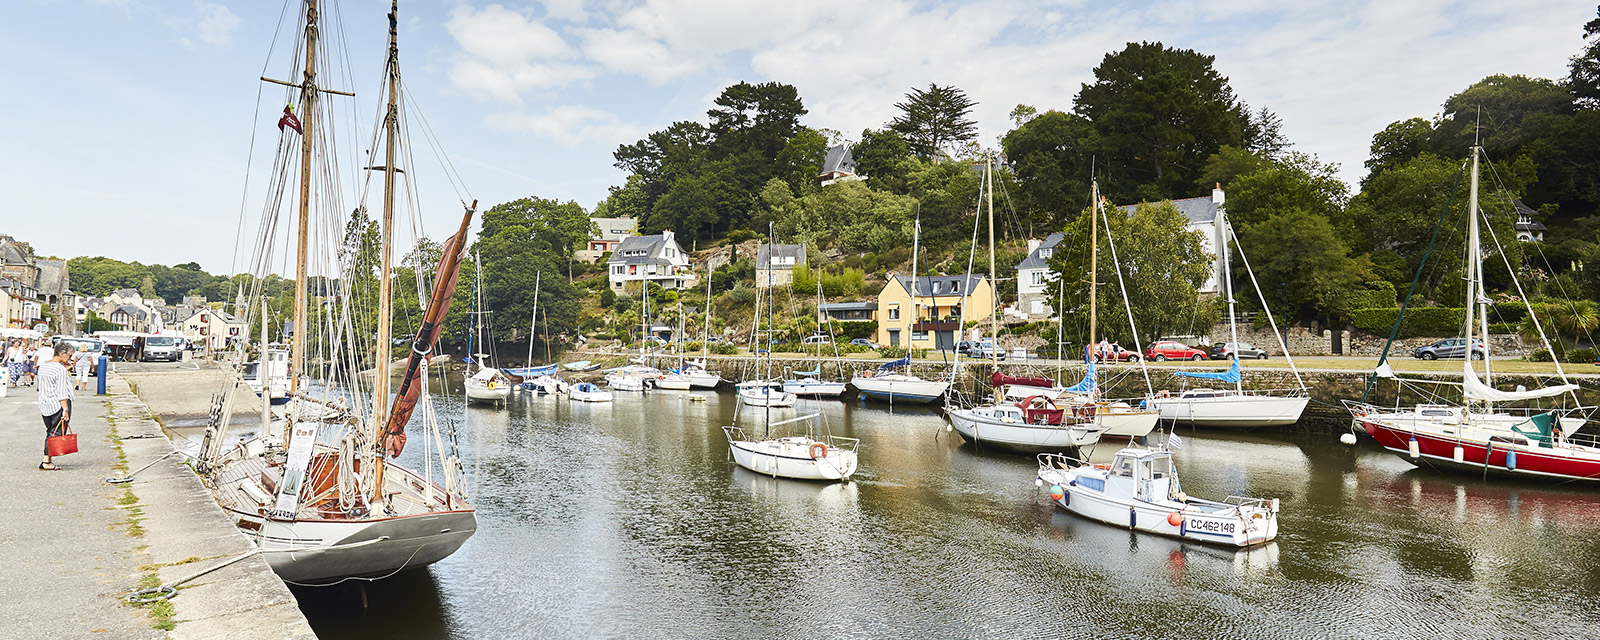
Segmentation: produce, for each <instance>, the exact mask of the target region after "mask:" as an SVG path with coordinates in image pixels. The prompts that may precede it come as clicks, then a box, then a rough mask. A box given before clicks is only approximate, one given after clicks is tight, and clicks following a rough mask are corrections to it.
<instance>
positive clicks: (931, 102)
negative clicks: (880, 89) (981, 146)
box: [889, 83, 978, 159]
mask: <svg viewBox="0 0 1600 640" xmlns="http://www.w3.org/2000/svg"><path fill="white" fill-rule="evenodd" d="M977 104H978V103H977V102H976V101H974V100H973V99H971V98H969V97H967V94H966V92H964V91H962V90H961V89H958V88H956V87H954V86H944V87H941V86H939V85H937V84H932V83H930V84H929V85H928V89H927V90H926V91H924V90H922V89H917V88H912V89H911V91H910V92H908V93H906V101H905V102H897V103H895V105H894V106H895V107H897V108H899V109H900V115H899V116H897V117H896V118H895V119H894V120H893V121H891V122H890V123H889V128H890V129H892V130H894V131H895V132H897V133H899V134H900V135H901V136H903V137H904V138H905V139H906V142H908V143H909V144H910V145H911V149H912V150H913V151H915V152H916V153H917V154H918V155H921V156H922V157H924V158H929V159H933V158H934V157H935V156H936V155H937V154H938V153H940V152H941V151H944V149H945V147H946V146H947V145H951V144H953V143H959V142H966V141H968V140H971V139H973V138H975V137H977V135H978V124H977V123H976V122H973V121H972V119H971V118H968V117H967V116H968V115H969V114H971V113H972V108H973V107H974V106H977Z"/></svg>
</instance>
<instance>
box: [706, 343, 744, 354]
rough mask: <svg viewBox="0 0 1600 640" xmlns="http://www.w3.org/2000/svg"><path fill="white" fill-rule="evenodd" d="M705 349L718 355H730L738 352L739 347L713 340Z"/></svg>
mask: <svg viewBox="0 0 1600 640" xmlns="http://www.w3.org/2000/svg"><path fill="white" fill-rule="evenodd" d="M707 351H710V352H711V353H714V354H717V355H719V356H731V355H734V354H736V353H739V348H738V347H735V346H733V345H731V344H728V343H726V342H714V343H712V344H711V346H710V347H709V348H708V349H707Z"/></svg>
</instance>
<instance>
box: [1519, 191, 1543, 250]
mask: <svg viewBox="0 0 1600 640" xmlns="http://www.w3.org/2000/svg"><path fill="white" fill-rule="evenodd" d="M1511 204H1512V205H1513V206H1515V207H1516V208H1517V226H1516V230H1517V240H1519V241H1522V242H1544V232H1545V230H1546V229H1548V228H1549V227H1546V226H1544V223H1542V222H1539V221H1538V220H1534V219H1533V216H1534V215H1535V214H1537V213H1539V212H1537V211H1534V210H1533V208H1532V207H1529V206H1528V205H1525V204H1522V200H1512V201H1511Z"/></svg>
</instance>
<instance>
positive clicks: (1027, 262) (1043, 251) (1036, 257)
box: [1017, 232, 1063, 318]
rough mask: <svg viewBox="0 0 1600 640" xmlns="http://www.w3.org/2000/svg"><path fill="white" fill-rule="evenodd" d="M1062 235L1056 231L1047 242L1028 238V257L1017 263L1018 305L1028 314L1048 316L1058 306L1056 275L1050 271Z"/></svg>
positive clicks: (1022, 311)
mask: <svg viewBox="0 0 1600 640" xmlns="http://www.w3.org/2000/svg"><path fill="white" fill-rule="evenodd" d="M1062 237H1063V236H1062V234H1061V233H1060V232H1056V233H1052V234H1050V236H1049V237H1047V238H1045V239H1044V241H1042V242H1041V241H1040V240H1039V239H1037V238H1031V239H1029V240H1028V257H1026V258H1023V259H1022V262H1019V263H1017V307H1018V309H1019V310H1020V312H1021V313H1022V314H1023V315H1024V316H1027V317H1030V318H1034V317H1047V316H1049V315H1050V314H1051V313H1053V310H1054V309H1055V304H1054V302H1055V301H1056V299H1057V298H1058V297H1059V296H1057V295H1055V288H1054V287H1053V286H1052V285H1053V284H1054V283H1055V277H1053V276H1052V275H1051V273H1050V256H1052V255H1055V250H1056V245H1059V244H1061V238H1062Z"/></svg>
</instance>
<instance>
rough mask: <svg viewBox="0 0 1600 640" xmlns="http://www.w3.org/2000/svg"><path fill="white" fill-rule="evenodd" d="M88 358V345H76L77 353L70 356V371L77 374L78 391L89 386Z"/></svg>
mask: <svg viewBox="0 0 1600 640" xmlns="http://www.w3.org/2000/svg"><path fill="white" fill-rule="evenodd" d="M89 360H90V357H89V345H86V344H80V345H78V353H77V354H76V355H74V356H72V372H73V373H75V374H77V376H78V390H79V391H83V390H84V389H85V388H87V387H88V386H89Z"/></svg>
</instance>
